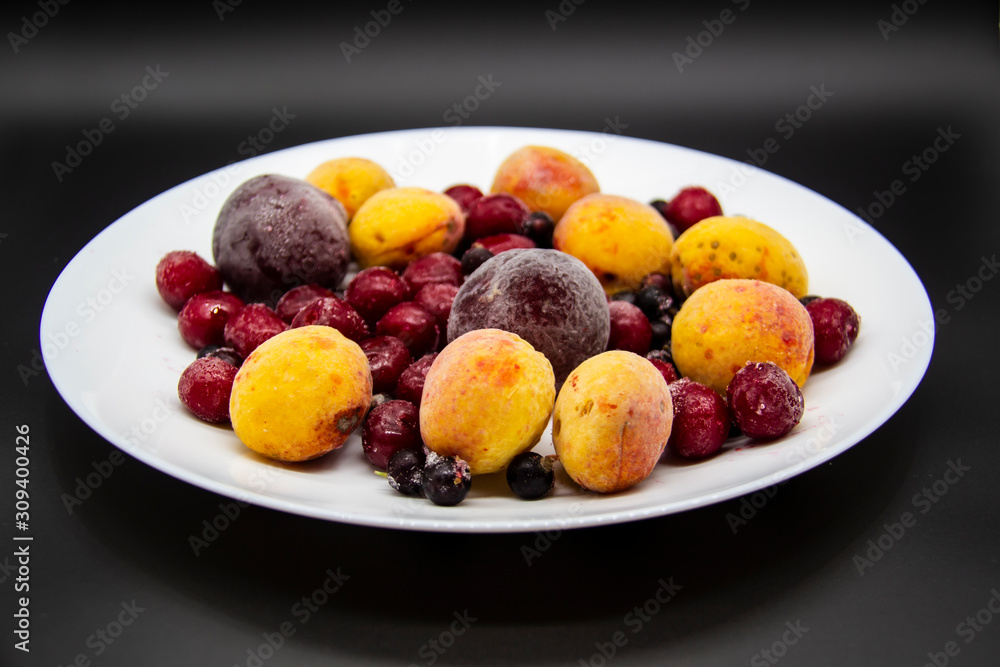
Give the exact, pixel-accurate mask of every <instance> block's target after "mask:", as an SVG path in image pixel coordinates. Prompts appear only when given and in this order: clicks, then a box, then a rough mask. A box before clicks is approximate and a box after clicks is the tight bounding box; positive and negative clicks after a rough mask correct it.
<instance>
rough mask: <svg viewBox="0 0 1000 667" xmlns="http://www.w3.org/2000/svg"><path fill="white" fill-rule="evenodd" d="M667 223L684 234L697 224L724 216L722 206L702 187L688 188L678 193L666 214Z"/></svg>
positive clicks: (671, 201) (668, 205)
mask: <svg viewBox="0 0 1000 667" xmlns="http://www.w3.org/2000/svg"><path fill="white" fill-rule="evenodd" d="M664 214H665V217H666V218H667V221H668V222H670V223H672V224H673V225H674V226H675V227H676V228H677V231H679V232H681V233H683V232H684V231H685V230H687V229H688V228H689V227H691V226H692V225H694V224H695V223H696V222H699V221H701V220H704V219H705V218H710V217H712V216H715V215H722V206H721V205H720V204H719V200H718V199H716V198H715V195H713V194H712V193H711V192H709V191H708V190H706V189H705V188H703V187H700V186H694V187H688V188H684V189H682V190H681V191H680V192H678V193H677V194H676V195H675V196H674V198H673V199H671V200H670V203H669V204H667V208H666V211H665V212H664Z"/></svg>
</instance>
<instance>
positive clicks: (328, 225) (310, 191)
mask: <svg viewBox="0 0 1000 667" xmlns="http://www.w3.org/2000/svg"><path fill="white" fill-rule="evenodd" d="M212 254H213V255H214V257H215V264H216V266H217V267H218V269H219V271H220V272H221V273H222V277H223V278H224V279H225V281H226V284H228V285H229V287H230V289H232V291H233V293H235V294H236V295H237V296H238V297H240V298H241V299H243V300H244V301H247V302H252V301H263V302H266V303H268V304H269V305H271V306H273V305H274V304H276V303H277V301H278V299H279V298H281V296H282V295H283V294H284V293H285V292H287V291H288V290H290V289H291V288H293V287H297V286H299V285H308V284H310V283H316V284H319V285H327V286H330V287H336V286H337V285H339V284H340V281H341V280H343V278H344V275H345V274H346V273H347V264H348V261H349V259H350V242H349V240H348V237H347V214H346V213H345V212H344V207H343V205H342V204H341V203H340V202H338V201H337V200H336V199H334V198H333V197H331V196H330V195H328V194H327V193H325V192H323V191H322V190H320V189H319V188H317V187H315V186H313V185H311V184H310V183H307V182H306V181H304V180H301V179H298V178H291V177H288V176H281V175H277V174H265V175H263V176H256V177H254V178H251V179H250V180H248V181H245V182H244V183H243V184H241V185H240V186H239V187H238V188H236V190H235V191H234V192H233V193H232V194H231V195H229V198H228V199H226V201H225V203H224V204H223V205H222V209H221V210H220V211H219V216H218V218H217V219H216V221H215V230H214V232H213V235H212Z"/></svg>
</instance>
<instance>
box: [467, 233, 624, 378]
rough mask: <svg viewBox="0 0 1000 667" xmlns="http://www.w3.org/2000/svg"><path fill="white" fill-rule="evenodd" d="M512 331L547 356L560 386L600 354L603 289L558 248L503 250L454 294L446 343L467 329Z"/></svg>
mask: <svg viewBox="0 0 1000 667" xmlns="http://www.w3.org/2000/svg"><path fill="white" fill-rule="evenodd" d="M488 328H493V329H503V330H504V331H509V332H511V333H515V334H517V335H518V336H520V337H521V338H523V339H524V340H526V341H528V342H529V343H531V345H532V346H533V347H534V348H535V349H536V350H538V351H539V352H541V353H542V354H544V355H545V356H546V357H548V359H549V362H551V364H552V369H553V371H554V373H555V377H556V383H557V384H561V383H562V382H563V381H564V380H565V379H566V376H567V375H569V373H570V371H572V370H573V369H574V368H576V367H577V366H578V365H580V363H581V362H583V361H584V360H585V359H588V358H589V357H592V356H594V355H596V354H600V353H601V352H604V350H605V347H606V346H607V343H608V334H609V331H610V328H611V319H610V315H609V313H608V302H607V298H606V297H605V296H604V290H603V288H602V287H601V284H600V282H598V280H597V278H596V277H595V276H594V274H593V273H591V272H590V270H589V269H588V268H587V267H586V266H585V265H584V264H583V262H581V261H580V260H578V259H576V258H575V257H572V256H571V255H567V254H566V253H563V252H560V251H558V250H548V249H542V248H530V249H523V250H522V249H517V250H508V251H506V252H503V253H500V254H499V255H496V256H495V257H491V258H490V259H488V260H487V261H485V262H484V263H483V264H482V265H481V266H480V267H479V268H478V269H476V270H475V271H474V272H473V273H472V274H470V275H469V276H468V277H467V278H466V279H465V283H463V285H462V287H461V288H460V289H459V290H458V294H457V295H455V300H454V302H453V303H452V306H451V315H450V316H449V317H448V340H449V341H452V340H455V339H456V338H458V337H459V336H461V335H462V334H464V333H466V332H468V331H472V330H473V329H488Z"/></svg>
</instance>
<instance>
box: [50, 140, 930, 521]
mask: <svg viewBox="0 0 1000 667" xmlns="http://www.w3.org/2000/svg"><path fill="white" fill-rule="evenodd" d="M527 144H540V145H547V146H554V147H557V148H561V149H563V150H565V151H567V152H569V153H570V154H573V155H576V156H578V157H580V158H581V159H582V160H583V161H584V162H586V163H587V164H588V166H590V168H591V169H592V170H593V171H594V173H595V175H596V176H597V179H598V181H599V182H600V184H601V189H602V191H604V192H608V193H614V194H621V195H625V196H628V197H631V198H633V199H638V200H640V201H650V200H652V199H654V198H669V197H672V196H673V195H674V194H675V193H676V192H677V190H679V189H680V188H681V187H684V186H687V185H692V184H698V185H704V186H706V187H708V188H710V189H712V190H713V191H714V192H716V194H717V195H719V196H720V199H721V200H722V205H723V210H724V211H726V212H727V213H742V214H745V215H748V216H750V217H753V218H756V219H758V220H760V221H762V222H765V223H766V224H768V225H770V226H772V227H773V228H775V229H777V230H778V231H779V232H781V233H782V234H784V235H785V236H786V237H787V238H788V239H790V240H791V242H792V243H793V244H794V245H795V246H796V247H797V248H798V250H799V251H800V253H801V255H802V256H803V258H804V259H805V262H806V266H807V267H808V269H809V277H810V291H811V292H812V293H814V294H821V295H826V296H836V297H839V298H843V299H845V300H847V301H848V302H849V303H851V304H852V305H853V306H854V308H855V309H856V310H857V311H858V313H859V314H860V315H861V319H862V326H861V333H860V335H859V337H858V340H857V342H856V344H855V345H854V347H853V349H852V350H851V352H850V353H849V354H848V355H847V357H846V358H845V359H844V360H843V361H842V362H841V363H840V364H838V365H837V366H835V367H833V368H829V369H826V370H818V371H817V372H815V373H814V374H813V376H812V377H810V378H809V380H808V382H807V383H806V385H805V388H804V394H805V400H806V413H805V417H804V418H803V420H802V422H801V423H800V424H799V425H798V426H797V427H796V428H795V430H794V431H793V432H792V433H791V434H789V435H788V436H786V437H785V438H783V439H781V440H780V441H777V442H773V443H770V444H766V445H757V446H750V445H749V443H748V442H747V441H746V440H743V439H738V440H734V441H731V442H729V443H727V446H726V448H725V450H723V451H722V452H721V453H720V454H719V455H717V456H716V457H714V458H712V459H710V460H707V461H703V462H700V463H697V464H687V465H685V464H669V463H667V464H660V465H658V466H657V468H656V470H655V471H654V473H653V474H652V475H651V476H650V478H648V479H647V480H645V481H644V482H642V483H641V484H639V485H637V486H635V487H633V488H632V489H630V490H629V491H626V492H624V493H619V494H615V495H609V496H599V495H596V494H591V493H587V492H583V491H581V490H580V489H579V488H577V487H575V486H574V485H572V483H569V482H567V481H566V479H565V478H560V480H559V481H560V482H561V483H557V488H556V491H555V493H554V495H552V496H551V497H548V498H545V499H543V500H538V501H533V502H527V501H522V500H518V499H517V498H515V497H514V496H513V495H512V494H511V493H510V491H509V490H508V489H507V488H506V483H505V482H504V480H503V475H502V474H497V475H490V476H484V477H477V478H476V479H475V481H474V484H473V489H472V491H471V493H470V495H469V497H468V498H466V500H465V501H464V502H462V503H461V504H460V505H457V506H455V507H438V506H435V505H434V504H432V503H431V502H430V501H428V500H424V499H414V498H407V497H404V496H401V495H399V494H397V493H395V492H394V491H392V489H390V487H389V485H388V484H387V483H386V481H385V479H384V478H382V477H379V476H377V475H375V474H374V473H373V472H372V469H371V467H370V466H369V465H368V464H367V463H366V462H365V461H364V458H363V455H362V453H361V443H360V436H359V435H358V434H357V433H355V434H354V435H352V436H351V439H350V440H349V441H348V443H347V444H346V445H345V446H344V447H343V448H341V449H340V450H338V451H336V452H334V453H332V454H330V455H327V456H326V457H323V458H321V459H319V460H318V461H314V462H311V463H307V464H299V465H283V464H279V463H275V462H271V461H267V460H265V459H263V458H261V457H258V456H257V455H255V454H254V453H252V452H251V451H250V450H249V449H247V448H246V447H245V446H243V445H242V444H241V443H240V442H239V440H238V439H237V438H236V437H235V435H234V434H233V433H232V430H231V429H228V428H223V427H216V426H211V425H208V424H205V423H203V422H201V421H199V420H197V419H196V418H194V417H192V416H191V415H190V414H188V413H187V412H186V411H185V410H184V408H183V407H182V406H181V404H180V402H179V401H178V399H177V391H176V387H177V379H178V377H179V375H180V373H181V371H183V370H184V368H185V367H186V366H187V365H188V364H189V363H190V362H191V361H192V360H193V359H194V351H193V350H191V349H189V348H188V347H187V345H186V344H185V343H184V342H183V341H182V340H181V338H180V335H179V334H178V332H177V326H176V316H175V314H174V313H173V312H172V311H171V310H170V308H168V307H167V306H166V305H165V304H164V303H163V302H162V301H161V300H160V298H159V296H158V295H157V292H156V287H155V283H154V268H155V266H156V264H157V262H158V261H159V260H160V258H161V257H162V256H163V255H165V254H166V253H167V252H169V251H171V250H179V249H188V250H194V251H196V252H198V253H199V254H201V255H202V256H203V257H205V258H207V259H209V260H210V261H211V257H212V254H211V236H212V227H213V225H214V222H215V216H216V214H217V213H218V210H219V208H220V206H221V205H222V203H223V201H224V200H225V198H226V197H227V196H228V194H229V193H230V192H231V191H232V190H233V189H234V188H235V187H236V186H237V185H239V184H240V183H242V182H243V181H245V180H247V179H249V178H251V177H253V176H256V175H258V174H263V173H279V174H285V175H289V176H296V177H305V176H306V174H307V173H308V172H309V171H310V170H311V169H312V168H313V167H315V166H316V165H318V164H320V163H321V162H323V161H325V160H328V159H331V158H334V157H346V156H361V157H367V158H369V159H372V160H375V161H376V162H378V163H380V164H381V165H383V166H384V167H385V168H386V169H388V170H389V171H390V172H391V173H392V174H393V176H394V177H395V178H396V180H397V184H398V185H419V186H424V187H428V188H431V189H436V190H443V189H445V188H447V187H448V186H451V185H454V184H457V183H472V184H474V185H478V186H479V187H481V188H483V189H486V188H488V187H489V185H490V183H491V182H492V177H493V173H494V171H495V170H496V168H497V166H498V165H499V164H500V162H501V161H502V160H503V159H504V158H505V157H506V156H507V155H508V154H510V153H511V152H513V151H514V150H516V149H518V148H520V147H521V146H524V145H527ZM844 178H850V174H844ZM40 335H41V342H42V345H43V356H44V360H45V365H46V367H47V368H48V372H49V376H50V377H51V379H52V381H53V383H54V384H55V386H56V388H57V389H58V391H59V393H60V394H61V395H62V396H63V398H64V399H65V400H66V402H67V404H68V405H69V406H70V408H71V409H72V410H73V411H74V412H76V414H77V415H79V416H80V418H81V419H83V421H85V422H86V423H87V424H88V425H89V426H90V427H91V428H93V429H94V430H95V431H97V432H98V433H99V434H100V435H101V436H103V437H104V438H106V439H107V440H108V441H110V442H111V443H113V444H114V445H116V446H118V447H120V448H121V449H123V450H125V451H127V452H128V453H129V454H131V455H132V456H134V457H135V458H137V459H139V460H141V461H143V462H145V463H147V464H149V465H151V466H153V467H155V468H157V469H159V470H161V471H163V472H166V473H168V474H170V475H173V476H174V477H177V478H179V479H182V480H185V481H187V482H190V483H191V484H195V485H197V486H199V487H202V488H205V489H208V490H210V491H214V492H216V493H220V494H223V495H226V496H230V497H233V498H236V499H239V500H241V501H245V502H251V503H255V504H258V505H262V506H266V507H271V508H275V509H279V510H283V511H286V512H292V513H296V514H302V515H306V516H312V517H317V518H321V519H328V520H334V521H342V522H347V523H354V524H361V525H369V526H384V527H391V528H404V529H413V530H429V531H451V532H513V531H538V530H554V529H563V528H575V527H582V526H596V525H603V524H612V523H619V522H623V521H632V520H636V519H642V518H646V517H653V516H659V515H665V514H670V513H673V512H680V511H683V510H687V509H690V508H694V507H699V506H703V505H707V504H710V503H715V502H718V501H721V500H725V499H728V498H733V497H736V496H740V495H742V494H746V493H749V492H753V491H756V490H759V489H763V488H765V487H768V486H770V485H773V484H776V483H778V482H780V481H782V480H785V479H787V478H789V477H792V476H793V475H796V474H799V473H801V472H803V471H805V470H808V469H810V468H813V467H815V466H817V465H819V464H821V463H823V462H824V461H827V460H829V459H831V458H833V457H834V456H836V455H837V454H839V453H841V452H843V451H844V450H846V449H847V448H848V447H850V446H852V445H854V444H855V443H857V442H858V441H859V440H861V439H862V438H864V437H865V436H866V435H868V434H870V433H871V432H872V431H874V430H875V429H876V428H878V427H879V426H880V425H881V424H882V423H883V422H885V421H886V420H887V419H888V418H889V417H890V416H891V415H892V414H893V413H895V412H896V410H898V409H899V407H900V406H901V405H902V404H903V403H904V402H905V401H906V399H907V398H908V397H909V396H910V395H911V394H912V393H913V391H914V389H915V388H916V387H917V385H918V383H919V382H920V379H921V378H922V377H923V374H924V371H925V370H926V368H927V364H928V363H929V361H930V356H931V350H932V347H933V339H934V325H933V314H932V310H931V306H930V302H929V300H928V298H927V295H926V293H925V291H924V289H923V286H922V285H921V283H920V280H919V279H918V278H917V276H916V274H915V273H914V272H913V269H912V268H911V267H910V266H909V264H908V263H907V262H906V260H905V259H904V258H903V257H902V256H901V255H900V254H899V252H898V251H897V250H896V249H895V248H893V247H892V245H891V244H889V243H888V242H887V241H886V240H885V239H884V238H883V237H882V236H880V235H879V234H878V232H876V231H875V230H874V229H873V228H871V227H870V226H868V225H867V224H865V223H864V222H862V221H861V220H859V219H858V218H857V217H855V216H854V215H852V214H851V213H850V212H848V211H846V210H845V209H843V208H842V207H840V206H838V205H837V204H834V203H833V202H831V201H829V200H827V199H826V198H824V197H822V196H820V195H818V194H816V193H814V192H811V191H810V190H807V189H806V188H804V187H802V186H800V185H797V184H795V183H793V182H791V181H788V180H786V179H784V178H781V177H778V176H776V175H774V174H770V173H767V172H765V171H762V170H759V169H752V168H750V167H748V166H747V165H745V164H744V163H741V162H736V161H732V160H729V159H725V158H721V157H717V156H713V155H708V154H705V153H701V152H697V151H693V150H689V149H685V148H680V147H677V146H671V145H666V144H661V143H657V142H653V141H647V140H641V139H633V138H628V137H623V136H616V135H614V134H609V133H604V134H598V133H588V132H574V131H558V130H546V129H529V128H489V127H468V128H448V129H440V128H438V129H419V130H407V131H399V132H386V133H379V134H370V135H362V136H355V137H346V138H342V139H333V140H329V141H321V142H316V143H313V144H307V145H304V146H298V147H295V148H290V149H287V150H282V151H277V152H274V153H270V154H267V155H262V156H258V157H255V158H252V159H249V160H245V161H243V162H238V163H234V164H232V165H229V166H227V167H225V168H223V169H219V170H217V171H215V172H212V173H209V174H206V175H204V176H201V177H199V178H195V179H193V180H191V181H188V182H187V183H183V184H181V185H179V186H177V187H175V188H173V189H171V190H169V191H167V192H164V193H163V194H161V195H159V196H157V197H155V198H153V199H151V200H150V201H148V202H146V203H145V204H143V205H141V206H139V207H138V208H136V209H135V210H133V211H131V212H129V213H128V214H126V215H125V216H123V217H122V218H121V219H120V220H118V221H117V222H115V223H114V224H112V225H111V226H109V227H108V228H107V229H105V230H104V231H103V232H101V233H100V234H98V235H97V237H96V238H94V239H93V240H92V241H91V242H90V243H88V244H87V246H86V247H84V248H83V250H81V251H80V253H79V254H78V255H77V256H76V257H74V258H73V260H72V261H71V262H70V263H69V265H68V266H67V267H66V269H65V270H64V271H63V272H62V274H61V275H60V276H59V278H58V280H57V281H56V283H55V285H54V286H53V288H52V291H51V293H50V294H49V297H48V300H47V301H46V304H45V309H44V312H43V314H42V319H41V329H40ZM537 450H538V451H542V452H543V453H549V452H551V451H552V439H551V434H550V433H549V432H546V434H545V435H544V436H543V438H542V441H541V443H540V444H539V446H538V447H537Z"/></svg>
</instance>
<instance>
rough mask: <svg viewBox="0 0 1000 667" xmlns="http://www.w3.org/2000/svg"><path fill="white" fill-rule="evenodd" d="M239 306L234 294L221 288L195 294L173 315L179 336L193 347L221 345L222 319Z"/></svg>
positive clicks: (226, 319) (241, 304)
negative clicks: (175, 316) (175, 315)
mask: <svg viewBox="0 0 1000 667" xmlns="http://www.w3.org/2000/svg"><path fill="white" fill-rule="evenodd" d="M243 305H244V304H243V300H242V299H240V298H239V297H238V296H236V295H235V294H231V293H229V292H223V291H222V290H212V291H211V292H201V293H199V294H195V295H194V296H192V297H191V298H190V299H188V300H187V303H185V304H184V307H183V308H181V312H180V313H178V315H177V329H178V330H179V331H180V333H181V338H183V339H184V341H185V342H186V343H187V344H188V345H190V346H191V347H193V348H195V349H196V350H200V349H201V348H203V347H205V346H206V345H221V344H222V343H223V342H225V339H226V338H225V333H224V332H225V328H226V322H228V321H229V318H231V317H232V316H233V315H235V314H236V313H237V312H239V310H240V309H241V308H243Z"/></svg>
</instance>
